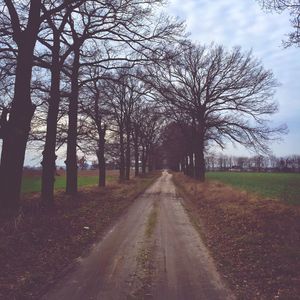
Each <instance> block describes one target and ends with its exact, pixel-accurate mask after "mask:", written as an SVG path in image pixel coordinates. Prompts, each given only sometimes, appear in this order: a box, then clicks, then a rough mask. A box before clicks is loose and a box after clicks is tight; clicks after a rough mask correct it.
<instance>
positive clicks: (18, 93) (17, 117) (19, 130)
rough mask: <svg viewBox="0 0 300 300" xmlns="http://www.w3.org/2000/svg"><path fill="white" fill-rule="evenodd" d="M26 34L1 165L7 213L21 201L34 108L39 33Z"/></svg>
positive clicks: (1, 192)
mask: <svg viewBox="0 0 300 300" xmlns="http://www.w3.org/2000/svg"><path fill="white" fill-rule="evenodd" d="M38 5H39V3H37V6H38ZM23 34H24V36H23V38H22V41H20V42H19V44H18V57H17V68H16V77H15V89H14V98H13V101H12V107H11V110H10V115H9V120H8V122H7V124H6V128H5V130H4V131H5V132H4V133H3V144H2V155H1V165H0V199H1V200H0V201H1V208H2V211H6V212H8V213H13V212H16V210H17V209H18V207H19V204H20V203H19V202H20V192H21V183H22V172H23V164H24V158H25V151H26V144H27V140H28V135H29V132H30V123H31V119H32V117H33V114H34V111H35V106H34V105H33V104H32V102H31V97H30V84H31V74H32V65H33V49H34V46H35V42H36V34H37V33H35V32H34V30H33V32H29V34H28V37H27V35H25V33H24V32H23ZM30 34H32V36H31V35H30Z"/></svg>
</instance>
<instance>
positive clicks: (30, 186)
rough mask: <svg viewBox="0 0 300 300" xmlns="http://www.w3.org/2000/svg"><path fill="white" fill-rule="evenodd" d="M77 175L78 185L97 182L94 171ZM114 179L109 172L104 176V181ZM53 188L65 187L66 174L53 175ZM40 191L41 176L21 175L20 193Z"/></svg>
mask: <svg viewBox="0 0 300 300" xmlns="http://www.w3.org/2000/svg"><path fill="white" fill-rule="evenodd" d="M86 173H87V172H85V174H84V175H80V173H79V176H78V186H79V187H82V186H92V185H97V184H98V175H96V174H95V172H91V174H90V175H89V174H86ZM115 179H116V174H111V173H109V174H108V175H107V176H106V181H107V182H111V181H113V180H115ZM54 187H55V190H63V189H65V187H66V176H65V175H60V176H56V177H55V185H54ZM40 191H41V176H37V175H35V176H28V175H25V176H23V179H22V193H23V194H25V193H33V192H40Z"/></svg>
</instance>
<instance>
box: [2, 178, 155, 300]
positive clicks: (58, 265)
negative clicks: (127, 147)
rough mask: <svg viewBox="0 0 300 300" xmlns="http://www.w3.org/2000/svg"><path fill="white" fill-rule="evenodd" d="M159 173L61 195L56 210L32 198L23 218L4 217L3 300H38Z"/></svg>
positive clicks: (58, 197)
mask: <svg viewBox="0 0 300 300" xmlns="http://www.w3.org/2000/svg"><path fill="white" fill-rule="evenodd" d="M158 176H159V174H158V173H156V174H152V175H149V176H146V177H144V178H138V179H133V180H130V181H128V182H126V183H123V184H118V183H114V184H111V185H109V186H108V187H106V188H101V189H100V188H95V187H90V188H85V189H82V190H81V191H80V192H79V194H78V196H76V197H69V196H66V195H65V194H64V193H62V192H57V193H56V206H55V208H54V209H52V210H43V209H42V208H40V207H39V204H38V196H37V195H31V196H28V197H30V198H27V199H26V201H24V205H23V210H22V214H20V215H19V217H18V218H16V219H14V220H5V219H0V225H1V227H0V228H1V229H0V299H38V298H39V297H38V295H39V294H40V293H41V292H42V291H43V289H42V288H43V287H45V286H47V285H48V284H51V283H52V282H53V281H54V280H55V278H56V276H57V274H59V273H60V272H61V271H62V270H64V269H65V268H66V267H68V266H69V265H70V263H71V262H72V261H73V260H74V259H75V258H77V257H79V256H81V255H82V254H83V252H84V251H86V250H88V248H89V245H91V244H92V243H93V242H95V241H97V240H98V239H99V238H100V237H101V235H102V234H103V233H104V232H105V231H106V230H107V228H108V227H109V226H110V225H111V224H112V223H114V222H115V221H116V220H117V218H119V217H120V216H121V215H122V213H124V211H125V210H126V209H127V208H128V206H129V205H130V204H131V203H132V202H133V201H134V199H135V198H136V197H137V196H138V195H139V194H140V193H141V192H143V191H144V190H145V189H146V188H147V187H148V186H149V185H150V184H151V183H152V182H153V181H154V180H155V179H156V178H157V177H158Z"/></svg>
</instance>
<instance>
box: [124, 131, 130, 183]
mask: <svg viewBox="0 0 300 300" xmlns="http://www.w3.org/2000/svg"><path fill="white" fill-rule="evenodd" d="M130 167H131V159H130V131H129V130H127V133H126V153H125V179H126V180H129V179H130Z"/></svg>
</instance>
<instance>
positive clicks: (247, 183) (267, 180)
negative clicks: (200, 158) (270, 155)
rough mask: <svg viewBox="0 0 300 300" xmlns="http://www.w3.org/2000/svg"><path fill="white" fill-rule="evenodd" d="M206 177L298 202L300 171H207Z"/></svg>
mask: <svg viewBox="0 0 300 300" xmlns="http://www.w3.org/2000/svg"><path fill="white" fill-rule="evenodd" d="M207 178H208V179H210V180H217V181H220V182H223V183H225V184H230V185H231V186H233V187H236V188H239V189H241V190H245V191H248V192H251V193H256V194H257V195H260V196H262V197H267V198H272V199H278V200H281V201H283V202H285V203H290V204H298V205H299V204H300V173H258V172H208V173H207Z"/></svg>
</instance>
